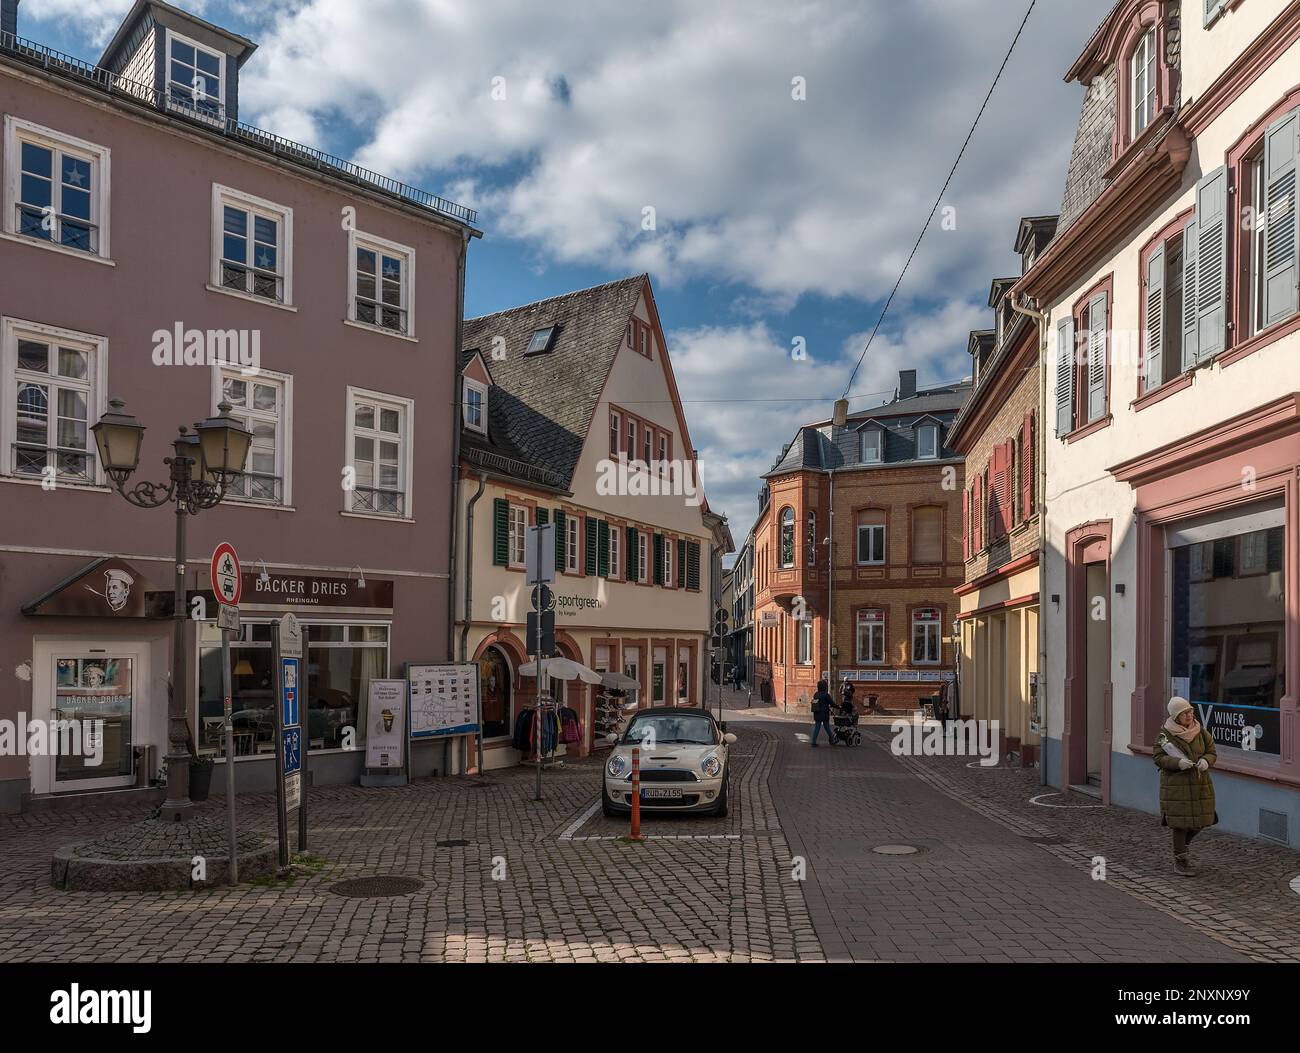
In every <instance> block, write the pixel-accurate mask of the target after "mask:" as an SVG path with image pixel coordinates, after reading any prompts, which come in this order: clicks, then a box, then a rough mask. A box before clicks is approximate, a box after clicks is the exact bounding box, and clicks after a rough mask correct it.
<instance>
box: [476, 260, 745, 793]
mask: <svg viewBox="0 0 1300 1053" xmlns="http://www.w3.org/2000/svg"><path fill="white" fill-rule="evenodd" d="M462 344H463V351H462V355H461V360H462V385H463V386H462V428H461V443H460V482H459V490H460V494H459V508H460V516H461V523H460V528H461V534H462V536H463V538H464V541H463V544H461V545H460V547H459V551H458V554H457V559H458V562H457V585H456V604H457V607H456V636H457V643H456V646H457V652H458V655H459V658H460V660H462V661H473V662H477V663H478V664H479V675H480V687H481V692H480V694H481V699H482V706H483V746H484V760H483V763H484V767H486V768H496V767H504V766H507V765H511V764H516V763H518V762H519V760H520V759H521V758H522V757H523V755H524V752H525V749H524V748H520V747H525V748H526V747H527V743H528V735H527V733H526V729H524V730H522V731H521V724H522V722H523V721H526V720H527V719H528V711H529V707H530V706H531V705H533V704H534V703H535V700H536V684H535V680H534V679H533V678H530V677H525V676H521V675H520V666H522V665H524V664H525V663H526V662H527V661H528V660H529V657H530V653H529V650H528V641H527V639H526V632H525V625H526V616H527V613H528V612H529V611H530V610H531V609H532V591H531V588H530V587H529V586H528V585H527V583H526V580H525V579H526V574H525V560H526V548H525V544H526V540H527V533H528V528H529V527H530V526H537V525H545V524H549V523H553V524H554V525H555V528H556V529H555V566H556V574H555V581H554V582H553V583H552V585H551V590H552V592H553V595H554V603H555V607H554V611H555V627H556V631H555V640H556V653H557V654H558V655H559V656H560V657H564V658H568V659H571V660H573V661H576V662H579V663H581V664H583V665H586V666H588V667H590V668H592V669H595V670H598V671H601V672H615V673H623V674H624V675H626V676H627V677H629V678H630V681H631V683H630V684H629V685H628V686H627V687H626V688H625V689H624V690H623V692H622V693H621V694H617V695H614V694H609V693H606V692H604V691H601V690H600V689H598V688H592V687H588V686H587V685H586V684H583V683H581V682H579V681H573V682H570V683H567V684H566V683H561V682H560V681H552V683H551V685H550V692H551V694H552V697H553V698H554V699H556V701H557V702H558V703H559V704H560V705H561V706H562V707H564V708H568V709H571V710H572V711H573V713H574V715H575V717H576V720H577V725H578V738H577V740H576V741H572V742H568V743H564V744H562V745H561V746H560V748H559V751H558V752H559V753H560V754H566V753H567V754H568V755H571V756H572V755H585V754H587V753H589V752H590V751H591V750H592V749H594V748H598V747H600V746H603V745H605V735H606V734H608V733H613V732H616V731H618V730H619V729H620V728H621V727H622V726H623V722H624V720H625V717H626V715H627V714H630V713H631V712H632V711H633V710H634V709H635V708H636V707H645V706H652V705H654V706H659V705H682V706H701V705H703V704H704V702H705V685H706V683H707V681H706V679H705V669H706V664H707V660H708V640H707V634H708V631H709V626H710V621H711V617H712V610H713V608H714V605H715V604H716V602H717V600H718V598H719V596H720V588H721V558H722V555H723V554H724V553H725V552H728V551H730V550H731V547H732V546H731V538H730V534H729V532H728V531H727V527H726V521H725V519H723V518H722V517H721V516H719V515H717V514H716V513H713V512H710V511H709V508H708V503H707V501H706V500H705V496H704V491H703V487H702V484H701V482H700V478H699V471H698V467H697V465H696V459H695V452H694V450H693V448H692V447H691V440H690V433H689V431H688V430H687V426H686V418H685V415H684V413H683V411H682V404H681V399H680V397H679V395H678V391H677V383H676V381H675V379H674V377H673V369H672V363H671V360H670V358H669V354H668V345H667V342H666V341H665V339H664V333H663V328H662V326H661V325H660V322H659V315H658V312H657V310H656V307H655V301H654V295H653V292H652V290H651V286H650V280H649V278H648V277H647V276H646V275H638V276H635V277H630V278H624V279H622V280H620V281H615V282H610V283H608V284H605V285H599V286H596V287H595V288H591V289H583V290H580V291H578V292H572V293H568V294H567V295H564V296H557V297H553V298H551V299H547V300H541V301H539V302H537V303H531V304H527V305H525V306H523V307H516V308H513V309H511V310H507V311H501V312H498V313H496V314H491V315H486V316H484V317H482V318H472V319H469V320H467V321H466V323H465V329H464V338H463V341H462ZM521 735H522V738H521V737H520V736H521Z"/></svg>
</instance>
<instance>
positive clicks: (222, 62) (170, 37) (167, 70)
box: [163, 29, 227, 125]
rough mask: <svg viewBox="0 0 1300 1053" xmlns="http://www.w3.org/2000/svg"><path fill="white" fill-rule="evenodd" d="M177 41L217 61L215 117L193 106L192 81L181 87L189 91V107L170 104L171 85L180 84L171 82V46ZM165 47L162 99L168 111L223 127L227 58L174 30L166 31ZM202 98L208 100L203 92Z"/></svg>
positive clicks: (223, 54)
mask: <svg viewBox="0 0 1300 1053" xmlns="http://www.w3.org/2000/svg"><path fill="white" fill-rule="evenodd" d="M178 40H179V41H180V42H181V43H182V44H185V45H187V46H188V47H192V48H194V49H195V50H196V51H203V52H206V53H207V54H209V55H212V56H213V57H215V58H216V59H217V69H218V71H219V72H218V73H217V88H218V93H217V113H216V114H215V115H213V114H206V113H203V112H202V111H201V110H199V108H198V107H197V106H194V105H193V102H194V84H193V81H191V82H190V83H189V84H184V85H181V87H184V88H186V89H187V90H188V91H189V93H190V103H191V105H189V106H179V105H174V104H173V103H172V90H171V89H172V85H173V84H179V83H180V82H178V81H173V80H172V44H173V43H174V42H175V41H178ZM166 45H167V46H166V48H165V49H164V54H163V98H164V99H166V100H167V108H168V109H169V110H170V109H175V110H176V112H178V113H183V114H185V115H186V116H187V117H193V118H194V119H195V120H199V121H205V122H208V123H211V124H220V125H224V124H225V123H226V57H227V56H226V54H225V52H223V51H217V50H216V49H215V48H210V47H208V46H207V45H206V44H200V43H199V42H198V41H197V40H194V39H193V38H191V37H187V36H185V35H184V34H181V33H177V32H176V31H175V30H172V29H169V30H167V40H166ZM196 71H197V67H196ZM204 98H210V96H209V95H208V94H207V93H206V92H205V93H204Z"/></svg>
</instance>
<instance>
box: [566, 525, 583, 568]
mask: <svg viewBox="0 0 1300 1053" xmlns="http://www.w3.org/2000/svg"><path fill="white" fill-rule="evenodd" d="M581 522H582V520H581V518H580V517H579V516H576V515H566V516H565V517H564V569H565V570H567V571H568V572H569V573H570V574H577V573H578V527H579V525H580V524H581Z"/></svg>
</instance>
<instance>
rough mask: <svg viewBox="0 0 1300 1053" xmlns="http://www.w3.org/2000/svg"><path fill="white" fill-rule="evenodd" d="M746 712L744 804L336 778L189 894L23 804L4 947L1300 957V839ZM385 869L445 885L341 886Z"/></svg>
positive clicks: (8, 867) (7, 875) (193, 957)
mask: <svg viewBox="0 0 1300 1053" xmlns="http://www.w3.org/2000/svg"><path fill="white" fill-rule="evenodd" d="M768 715H769V716H775V714H768ZM751 716H753V714H751ZM729 717H730V719H731V721H732V723H731V724H730V728H731V730H734V731H736V732H737V733H738V734H739V742H738V743H737V744H736V746H735V747H734V750H733V765H734V766H733V781H732V794H733V797H732V807H731V810H730V814H729V816H728V817H726V818H721V819H710V818H695V817H689V816H667V817H660V818H649V819H647V821H646V822H645V824H644V832H645V833H646V834H647V835H648V839H647V840H646V841H645V842H644V843H642V844H631V843H628V842H626V841H624V840H622V839H621V838H622V837H623V835H625V834H626V832H627V827H626V823H625V822H621V821H618V820H611V819H607V818H605V817H603V816H602V815H601V814H600V812H599V808H598V805H597V797H596V792H597V785H598V781H599V764H600V759H599V758H589V759H587V760H585V761H581V762H577V763H570V764H566V765H564V766H563V767H561V768H557V769H553V770H550V771H547V772H546V773H545V774H544V781H545V799H544V800H543V801H541V802H535V801H534V800H532V797H533V783H534V772H533V771H531V770H529V769H513V770H507V771H502V772H492V773H489V774H488V775H485V776H483V777H478V778H467V779H459V780H422V781H420V782H417V783H415V784H413V785H411V786H409V787H405V788H402V789H393V790H373V789H372V790H363V789H360V788H354V787H346V788H345V787H328V788H318V789H316V790H314V791H313V792H312V793H311V796H310V808H311V817H312V821H311V840H310V846H309V847H310V852H309V853H308V859H307V860H306V861H305V862H300V863H299V864H298V865H297V866H296V867H295V876H294V878H293V879H292V880H291V881H264V882H256V883H252V884H245V885H241V886H240V887H238V888H236V889H228V888H213V889H210V890H206V891H199V892H195V893H186V894H181V893H129V894H121V893H119V894H114V895H111V896H110V895H95V894H89V893H68V892H59V891H55V890H53V889H51V888H50V886H49V859H50V855H51V853H52V852H53V851H54V849H55V848H56V847H58V846H59V845H62V844H65V843H67V842H69V841H76V840H78V839H83V838H88V837H90V836H93V835H95V834H98V833H100V832H102V829H103V828H104V827H105V826H106V825H108V824H109V823H111V822H115V821H131V820H133V819H136V818H138V816H135V815H129V814H123V815H113V816H96V817H93V818H91V817H83V818H79V819H75V820H73V819H67V818H63V817H56V816H40V815H27V816H16V817H5V818H4V819H3V820H0V883H3V886H4V887H5V889H6V890H7V895H6V898H5V901H4V903H3V905H0V960H4V961H33V960H65V959H66V960H78V961H155V960H156V961H179V960H190V961H209V962H210V961H362V962H373V961H633V960H634V961H770V960H778V961H791V960H799V961H821V960H853V961H1129V962H1132V961H1246V960H1251V959H1254V960H1283V959H1285V960H1296V959H1300V932H1298V931H1297V930H1298V924H1297V913H1298V912H1297V911H1296V909H1295V907H1296V905H1297V902H1298V901H1297V900H1296V898H1295V893H1294V892H1292V891H1291V890H1290V889H1289V888H1288V882H1289V881H1290V879H1291V878H1292V877H1294V876H1295V874H1296V873H1300V860H1297V859H1296V857H1295V856H1294V855H1293V854H1292V853H1289V852H1287V851H1286V850H1283V849H1277V848H1273V847H1271V846H1267V845H1264V844H1261V843H1258V842H1251V841H1244V840H1242V839H1239V838H1234V837H1230V836H1227V835H1220V834H1217V833H1215V832H1210V833H1209V834H1207V835H1206V836H1205V838H1204V840H1203V841H1198V842H1197V846H1196V850H1197V857H1198V863H1199V864H1200V865H1201V867H1202V876H1201V877H1200V878H1198V879H1196V880H1194V881H1185V880H1179V879H1176V878H1173V877H1171V876H1167V875H1168V867H1167V863H1168V858H1167V856H1168V846H1167V843H1166V839H1167V832H1166V831H1163V830H1161V829H1160V828H1159V826H1158V824H1157V823H1156V821H1155V820H1153V819H1152V817H1150V816H1146V815H1141V814H1137V813H1130V812H1125V811H1123V810H1120V809H1096V808H1087V807H1077V808H1076V807H1072V808H1046V807H1039V806H1037V805H1035V804H1031V803H1030V801H1029V798H1030V797H1033V796H1036V795H1037V794H1038V793H1040V792H1041V788H1040V787H1039V786H1038V785H1037V780H1036V775H1035V773H1033V772H1023V771H1019V770H1011V769H992V770H985V769H978V768H971V767H969V766H968V763H967V760H966V759H965V758H923V759H909V758H895V757H893V756H892V755H891V754H890V753H889V750H888V738H889V736H888V734H887V732H888V729H887V728H881V727H873V728H870V729H869V730H868V734H867V740H866V741H864V743H863V744H862V745H861V746H860V747H857V748H856V749H848V748H843V747H831V748H828V747H824V746H823V747H822V748H820V749H818V750H816V751H813V750H812V749H810V748H809V746H808V743H807V731H808V729H807V727H806V726H805V725H804V724H802V723H801V722H798V721H794V720H781V719H769V720H759V719H753V720H749V721H743V720H742V719H741V715H740V714H729ZM1066 803H1068V804H1071V805H1078V804H1083V803H1088V804H1091V803H1095V802H1091V801H1087V802H1084V801H1070V802H1066ZM222 806H223V802H222V800H221V799H220V798H214V799H213V800H212V801H210V802H209V803H208V804H207V805H206V806H205V813H206V814H211V815H214V816H215V815H220V814H221V811H222ZM240 817H241V824H243V825H244V826H245V827H250V828H251V827H252V826H258V827H260V828H261V829H263V830H273V828H274V812H273V799H272V798H271V797H270V796H269V795H252V796H245V797H241V798H240ZM884 845H895V846H903V847H905V848H915V849H916V850H917V851H916V852H914V853H910V854H882V853H880V852H878V851H876V849H878V848H879V847H881V846H884ZM1095 856H1104V857H1105V859H1106V880H1105V881H1096V880H1093V879H1092V877H1091V874H1090V869H1091V867H1092V865H1093V859H1094V857H1095ZM801 858H802V860H803V861H804V862H805V866H804V867H801V866H800V859H801ZM801 869H802V870H804V871H805V873H804V874H803V875H800V874H799V872H800V870H801ZM494 870H495V873H494ZM378 875H402V876H407V877H412V878H416V879H419V880H420V881H422V882H423V885H422V887H420V888H419V889H418V890H416V891H414V892H412V893H409V894H406V895H400V896H392V897H382V898H348V897H344V896H341V895H339V894H337V893H336V892H333V891H331V886H333V885H335V883H337V882H339V881H341V880H345V879H350V878H358V877H371V876H378ZM800 876H802V877H803V879H802V880H800ZM1174 881H1179V883H1178V884H1177V885H1175V884H1174ZM1176 914H1177V915H1181V916H1182V917H1183V918H1192V919H1194V924H1188V923H1187V922H1186V921H1184V920H1180V918H1179V917H1176V916H1175V915H1176Z"/></svg>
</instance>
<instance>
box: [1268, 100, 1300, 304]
mask: <svg viewBox="0 0 1300 1053" xmlns="http://www.w3.org/2000/svg"><path fill="white" fill-rule="evenodd" d="M1298 153H1300V109H1295V110H1292V111H1291V112H1290V113H1288V114H1287V115H1286V116H1285V117H1282V118H1280V119H1279V120H1277V121H1274V122H1273V124H1271V125H1270V126H1269V129H1268V131H1267V132H1265V133H1264V208H1263V212H1262V216H1263V217H1264V223H1265V227H1264V274H1263V281H1264V316H1263V318H1262V319H1261V322H1260V324H1261V326H1270V325H1272V324H1273V323H1274V322H1280V321H1282V319H1283V318H1289V317H1290V316H1291V315H1293V314H1295V313H1296V310H1297V308H1298V307H1300V304H1298V303H1297V293H1298V292H1300V289H1297V286H1296V280H1297V273H1298V270H1297V268H1298V266H1300V207H1297V201H1296V194H1297V190H1298V189H1300V188H1298V187H1297V186H1296V174H1297V173H1296V155H1297V154H1298Z"/></svg>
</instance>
